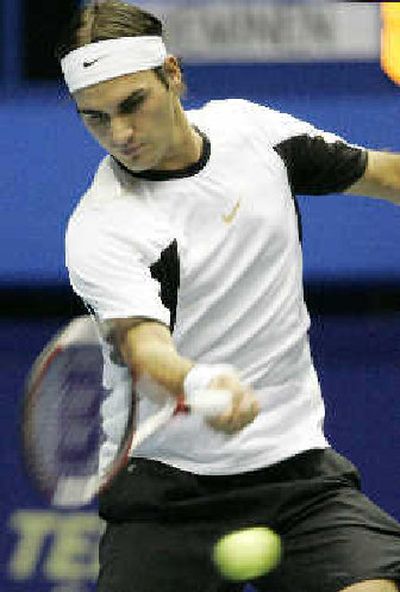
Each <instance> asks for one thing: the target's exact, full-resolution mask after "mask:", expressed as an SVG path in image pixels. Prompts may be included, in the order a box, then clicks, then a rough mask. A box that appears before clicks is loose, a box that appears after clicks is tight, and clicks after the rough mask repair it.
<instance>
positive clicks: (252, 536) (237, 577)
mask: <svg viewBox="0 0 400 592" xmlns="http://www.w3.org/2000/svg"><path fill="white" fill-rule="evenodd" d="M281 555H282V543H281V539H280V537H279V535H277V534H276V533H275V532H274V531H273V530H270V529H269V528H265V527H262V526H259V527H255V528H245V529H242V530H236V531H234V532H231V533H230V534H227V535H225V536H223V537H222V538H220V539H219V541H218V542H217V543H216V544H215V545H214V548H213V561H214V563H215V565H216V566H217V568H218V569H219V571H220V572H221V574H222V575H223V576H224V577H225V578H227V579H228V580H233V581H236V582H244V581H246V580H247V581H248V580H253V579H254V578H258V577H260V576H262V575H264V574H266V573H267V572H269V571H271V570H273V569H274V568H275V567H276V566H277V565H278V563H279V561H280V558H281Z"/></svg>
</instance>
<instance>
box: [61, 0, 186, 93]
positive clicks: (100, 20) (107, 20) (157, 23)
mask: <svg viewBox="0 0 400 592" xmlns="http://www.w3.org/2000/svg"><path fill="white" fill-rule="evenodd" d="M147 35H148V36H155V37H163V35H164V30H163V24H162V22H161V20H160V19H159V18H157V17H156V16H155V15H153V14H151V13H149V12H147V11H145V10H143V9H141V8H139V7H138V6H133V5H132V4H128V3H126V2H121V1H120V0H90V1H89V2H88V3H87V5H86V6H84V7H83V8H80V9H78V10H77V11H76V13H75V14H74V16H73V18H72V20H71V22H70V23H69V24H68V25H67V27H66V29H65V30H64V32H63V34H62V36H61V39H60V41H59V43H58V45H57V47H56V50H55V55H56V58H57V59H58V60H59V61H61V60H62V59H63V58H64V57H65V56H66V55H67V54H68V53H70V52H71V51H74V50H75V49H78V48H79V47H82V46H83V45H87V44H89V43H96V42H97V41H105V40H107V39H118V38H119V37H143V36H147ZM180 66H181V63H180ZM154 72H155V73H156V74H157V76H158V78H159V79H160V80H161V82H162V83H163V84H164V85H165V86H167V87H168V86H169V83H168V76H167V74H166V73H165V71H164V68H163V67H162V66H160V67H158V68H154ZM183 86H184V85H183Z"/></svg>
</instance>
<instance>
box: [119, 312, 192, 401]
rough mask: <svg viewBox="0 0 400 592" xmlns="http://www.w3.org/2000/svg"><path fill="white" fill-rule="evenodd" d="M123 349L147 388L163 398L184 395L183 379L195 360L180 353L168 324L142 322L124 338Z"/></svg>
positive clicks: (139, 381) (123, 355)
mask: <svg viewBox="0 0 400 592" xmlns="http://www.w3.org/2000/svg"><path fill="white" fill-rule="evenodd" d="M120 351H121V354H122V357H123V359H124V361H125V363H126V364H127V366H128V367H129V368H130V370H131V372H132V375H133V378H134V380H135V382H136V383H137V384H139V385H140V386H141V387H142V388H143V389H144V391H145V392H146V391H149V394H153V395H157V396H158V397H160V398H163V396H164V397H167V396H171V397H178V396H179V395H182V393H183V383H184V380H185V378H186V375H187V374H188V372H189V370H190V369H191V368H192V367H193V365H194V364H193V362H191V361H190V360H188V359H187V358H184V357H182V356H180V355H179V354H178V352H177V351H176V349H175V346H174V343H173V341H172V339H171V336H170V335H169V333H168V330H167V329H166V327H163V326H162V325H159V324H157V323H143V324H141V325H139V326H137V327H135V328H133V329H131V330H130V331H128V332H126V333H125V334H124V336H123V338H122V339H121V341H120ZM150 391H152V392H151V393H150Z"/></svg>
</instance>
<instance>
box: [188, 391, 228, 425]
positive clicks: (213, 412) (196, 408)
mask: <svg viewBox="0 0 400 592" xmlns="http://www.w3.org/2000/svg"><path fill="white" fill-rule="evenodd" d="M232 399H233V396H232V393H231V391H228V390H225V389H211V388H209V389H198V390H196V391H194V392H193V393H192V394H191V395H190V397H189V399H186V401H185V403H186V407H187V410H188V411H189V412H191V413H197V414H199V415H202V416H203V417H210V418H211V417H216V416H217V415H220V414H221V413H225V412H226V411H228V410H229V409H230V407H231V405H232Z"/></svg>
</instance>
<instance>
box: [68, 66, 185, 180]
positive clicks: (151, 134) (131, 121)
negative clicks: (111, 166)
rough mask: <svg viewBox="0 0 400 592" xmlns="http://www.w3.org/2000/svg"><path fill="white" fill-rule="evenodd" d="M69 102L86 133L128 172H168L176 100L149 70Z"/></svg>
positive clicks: (80, 94)
mask: <svg viewBox="0 0 400 592" xmlns="http://www.w3.org/2000/svg"><path fill="white" fill-rule="evenodd" d="M74 99H75V101H76V103H77V108H78V111H79V113H80V115H81V117H82V119H83V122H84V124H85V125H86V127H87V128H88V130H89V131H90V133H91V134H92V135H93V136H94V137H95V138H96V140H97V141H98V142H99V143H100V144H101V146H103V148H105V150H106V151H107V152H109V153H110V154H112V155H113V156H114V157H115V158H116V159H117V160H119V161H120V162H121V163H123V164H124V165H125V166H126V167H127V168H129V169H130V170H131V171H132V172H141V171H146V170H150V169H163V168H168V160H169V158H170V156H171V146H172V145H173V140H174V132H175V126H176V121H175V120H176V118H175V107H176V104H177V101H178V99H177V95H176V94H175V93H174V92H172V90H170V89H167V88H166V86H165V85H164V84H163V83H162V82H161V80H160V79H159V78H158V77H157V75H156V74H155V73H154V72H153V71H146V72H137V73H135V74H129V75H126V76H121V77H119V78H115V79H113V80H108V81H106V82H101V83H99V84H96V85H94V86H91V87H88V88H85V89H82V90H80V91H78V92H76V93H75V95H74Z"/></svg>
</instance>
